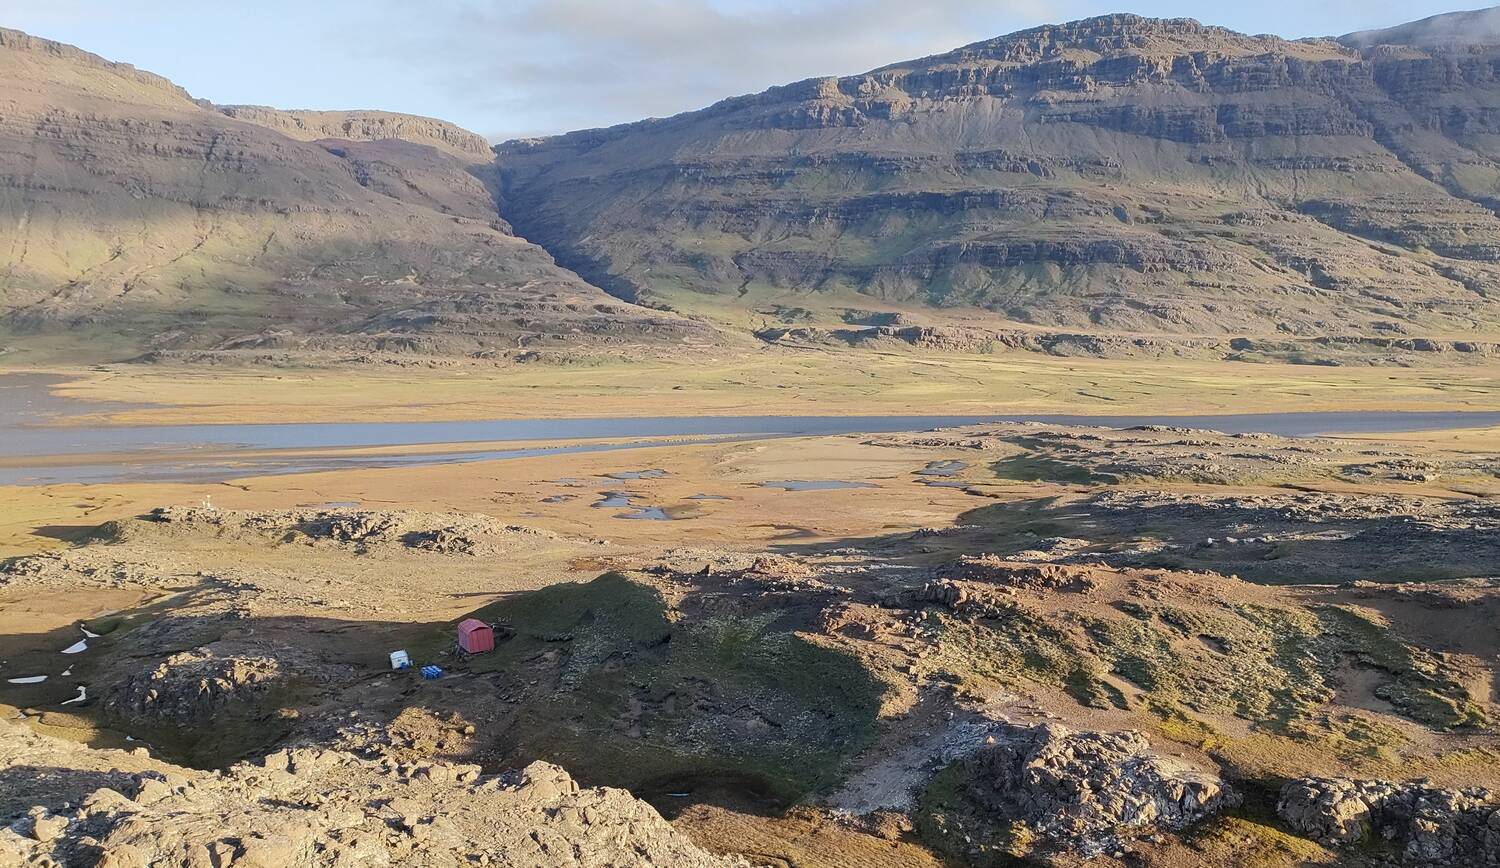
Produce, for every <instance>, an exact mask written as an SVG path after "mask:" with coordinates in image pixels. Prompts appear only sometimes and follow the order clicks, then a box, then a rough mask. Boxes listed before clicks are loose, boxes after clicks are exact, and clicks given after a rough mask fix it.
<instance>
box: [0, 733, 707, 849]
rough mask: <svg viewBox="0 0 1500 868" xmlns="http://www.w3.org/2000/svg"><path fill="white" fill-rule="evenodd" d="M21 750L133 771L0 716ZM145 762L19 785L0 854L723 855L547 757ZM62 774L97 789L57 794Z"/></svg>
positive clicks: (301, 756)
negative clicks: (221, 768) (497, 769)
mask: <svg viewBox="0 0 1500 868" xmlns="http://www.w3.org/2000/svg"><path fill="white" fill-rule="evenodd" d="M23 747H25V748H29V749H30V750H32V751H35V750H37V749H38V748H40V749H42V750H43V751H45V752H46V754H47V759H48V761H49V762H50V763H51V764H52V767H53V769H54V770H56V771H61V770H63V769H67V768H69V767H70V766H79V767H83V768H90V767H93V766H96V765H98V764H99V763H100V761H101V760H100V759H99V758H96V755H97V756H98V757H102V758H104V759H105V760H108V758H109V757H111V756H114V757H119V758H122V759H126V760H130V762H127V763H124V764H125V765H132V764H133V765H135V766H136V767H138V768H139V767H140V765H141V764H142V760H141V759H140V758H138V757H134V756H127V755H124V754H118V753H111V752H99V751H91V750H89V749H88V748H85V747H81V746H69V745H64V744H61V743H59V742H57V741H56V740H54V739H44V738H41V737H38V736H35V735H31V734H29V733H26V732H25V730H24V729H23V728H21V727H18V726H16V725H14V724H10V723H3V724H0V762H3V764H4V766H5V767H25V764H26V763H27V762H29V761H30V756H29V755H28V754H27V753H25V752H23V750H22V748H23ZM33 755H34V754H33ZM145 764H146V765H147V766H149V768H147V769H145V770H142V771H138V772H136V773H134V774H126V773H114V774H113V775H112V776H105V777H97V778H91V779H87V780H82V781H80V780H79V779H77V778H75V777H74V776H71V775H63V774H57V775H53V776H52V778H53V779H54V780H57V781H60V782H61V783H59V784H58V785H57V786H60V787H62V789H58V790H54V791H52V792H50V793H49V792H47V791H46V790H45V785H44V784H43V785H36V786H34V787H33V788H32V789H30V790H29V791H28V795H30V796H33V797H41V798H42V799H43V803H42V804H40V805H38V806H36V807H34V808H32V809H30V810H29V811H25V812H24V813H22V814H21V815H20V816H19V817H18V818H15V819H14V820H13V821H12V822H10V824H9V826H8V828H0V861H3V862H5V863H6V864H13V865H21V864H57V865H101V866H104V865H107V866H110V868H147V866H155V865H194V866H197V865H204V866H210V865H235V866H243V868H254V866H261V868H313V866H329V865H333V866H343V865H351V866H352V865H391V864H399V865H410V866H423V868H428V866H430V868H440V866H441V868H446V866H460V865H474V864H480V865H483V864H491V865H518V866H519V865H528V866H599V868H602V866H616V865H673V866H686V868H711V866H728V865H731V864H735V863H733V862H732V861H731V860H727V859H721V858H718V857H715V856H712V855H710V854H708V853H705V852H704V851H702V850H700V849H699V848H698V847H696V846H695V845H693V844H692V843H691V842H690V841H688V840H687V839H686V838H685V837H683V836H682V835H680V834H678V833H677V832H676V831H674V830H673V829H672V827H671V826H670V825H669V824H668V823H667V822H666V821H665V820H663V819H662V818H661V817H660V816H659V815H658V814H657V813H656V811H655V810H653V809H652V808H651V807H650V806H648V805H646V804H645V803H644V802H640V801H637V800H636V799H634V798H633V797H631V795H630V794H629V793H627V792H625V791H623V790H613V789H603V788H585V787H580V786H579V785H578V784H577V783H576V782H574V781H573V779H572V778H571V777H569V776H568V774H567V773H566V772H564V771H563V770H562V769H560V768H558V767H556V766H552V765H548V764H546V763H540V762H537V763H532V764H531V765H529V766H527V767H526V768H525V769H522V770H519V771H514V772H509V773H505V774H501V775H485V774H482V773H481V770H480V768H479V767H478V766H472V765H450V764H446V763H439V762H400V761H397V760H395V759H392V758H389V757H377V758H373V759H366V758H360V757H356V756H353V755H351V754H348V753H343V752H340V751H329V750H318V749H309V748H303V749H293V750H283V751H279V752H277V753H274V754H272V755H270V756H268V757H266V758H265V760H264V761H263V762H260V763H255V764H242V765H237V766H235V767H233V768H231V769H229V770H227V771H225V772H222V773H216V772H195V771H191V770H187V769H181V768H176V767H172V766H167V765H164V764H160V763H151V762H150V761H145ZM5 777H6V778H7V779H10V778H11V777H12V776H10V775H7V776H5ZM28 777H33V776H28ZM75 782H76V783H82V784H83V785H85V786H87V785H95V786H98V787H99V788H98V789H94V790H93V791H92V792H86V791H85V792H79V791H75V790H73V789H69V787H70V786H71V785H73V784H75ZM49 860H50V861H49Z"/></svg>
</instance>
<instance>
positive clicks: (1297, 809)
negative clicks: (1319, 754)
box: [1277, 778, 1500, 868]
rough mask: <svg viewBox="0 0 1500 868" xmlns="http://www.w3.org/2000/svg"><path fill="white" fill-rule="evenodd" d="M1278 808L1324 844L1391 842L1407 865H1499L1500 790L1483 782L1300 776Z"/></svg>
mask: <svg viewBox="0 0 1500 868" xmlns="http://www.w3.org/2000/svg"><path fill="white" fill-rule="evenodd" d="M1277 813H1279V814H1280V815H1281V818H1282V819H1283V820H1285V821H1286V822H1287V823H1288V824H1289V825H1290V826H1291V827H1292V828H1293V829H1296V830H1297V831H1298V832H1301V833H1302V834H1304V835H1307V836H1308V837H1310V838H1314V839H1316V840H1318V841H1320V842H1322V843H1324V844H1329V845H1333V846H1337V847H1352V846H1356V845H1362V844H1366V843H1367V842H1374V844H1375V845H1376V846H1379V845H1380V844H1382V843H1384V842H1388V843H1389V846H1392V847H1394V848H1395V849H1396V851H1397V853H1398V854H1399V858H1400V861H1401V862H1402V864H1406V865H1429V866H1434V868H1437V866H1451V868H1494V866H1500V793H1496V792H1493V791H1491V790H1487V789H1484V788H1480V787H1474V788H1470V789H1464V790H1454V789H1439V788H1436V787H1430V786H1427V785H1426V784H1423V783H1421V782H1418V783H1392V782H1390V781H1381V780H1366V781H1360V780H1350V779H1347V778H1301V779H1298V780H1294V781H1291V782H1289V783H1287V784H1286V786H1284V787H1283V788H1282V790H1281V799H1280V802H1279V803H1278V805H1277Z"/></svg>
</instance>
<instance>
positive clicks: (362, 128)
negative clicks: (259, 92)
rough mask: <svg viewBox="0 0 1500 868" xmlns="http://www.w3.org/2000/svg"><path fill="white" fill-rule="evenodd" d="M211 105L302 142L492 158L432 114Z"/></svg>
mask: <svg viewBox="0 0 1500 868" xmlns="http://www.w3.org/2000/svg"><path fill="white" fill-rule="evenodd" d="M216 108H217V109H218V110H219V111H220V112H221V113H223V114H224V115H225V116H227V117H231V118H236V119H238V120H242V121H248V122H250V123H252V124H260V125H261V126H263V127H270V128H271V129H273V130H276V131H277V132H279V133H281V134H282V135H284V136H286V137H287V138H291V139H298V140H301V141H307V142H315V141H318V140H319V139H349V140H351V141H358V142H373V141H385V140H397V141H403V142H412V143H415V144H418V145H430V146H432V147H434V148H438V149H439V150H443V151H447V152H449V153H452V154H454V155H456V156H460V157H463V158H467V159H470V160H472V161H473V162H475V163H489V162H490V161H491V159H493V155H492V154H491V153H490V145H489V142H487V141H485V139H484V136H481V135H479V134H478V133H471V132H469V131H468V130H466V129H463V128H462V127H457V126H454V125H453V124H450V123H448V122H447V121H440V120H438V119H436V118H424V117H419V116H417V115H403V114H397V113H395V112H377V111H344V112H339V111H288V110H285V109H274V108H269V107H267V106H260V105H224V106H217V107H216Z"/></svg>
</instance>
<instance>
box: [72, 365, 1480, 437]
mask: <svg viewBox="0 0 1500 868" xmlns="http://www.w3.org/2000/svg"><path fill="white" fill-rule="evenodd" d="M57 372H58V373H61V374H64V375H67V376H69V377H71V378H73V379H72V381H71V382H69V383H67V384H66V385H64V386H62V387H60V388H59V389H58V391H59V393H60V394H62V395H66V396H68V397H75V398H80V399H84V400H89V401H117V402H126V403H128V404H133V405H137V406H134V407H128V408H121V409H115V410H108V411H107V412H106V415H107V418H108V421H110V422H113V423H131V424H172V423H234V422H271V421H275V422H313V421H319V422H331V421H354V420H358V421H371V420H377V419H379V420H392V421H417V420H435V419H445V420H446V419H455V420H456V419H489V418H530V417H543V416H551V417H592V416H691V415H877V414H924V415H930V414H962V415H971V414H972V415H987V414H1004V413H1022V412H1029V413H1076V414H1100V415H1112V414H1114V415H1118V414H1132V413H1162V414H1195V413H1250V412H1275V411H1296V410H1493V409H1497V408H1500V366H1496V365H1490V366H1481V365H1475V366H1455V367H1432V368H1420V369H1418V368H1398V367H1317V366H1308V365H1284V364H1260V363H1237V362H1207V361H1183V360H1162V359H1153V360H1121V359H1111V360H1098V359H1066V358H1055V357H1050V356H1040V355H1037V354H1033V353H1003V354H995V355H963V354H951V355H948V354H944V355H924V356H918V355H914V354H910V353H884V352H847V351H846V352H842V353H832V352H824V351H818V350H796V351H792V350H786V349H781V348H774V347H773V348H766V349H763V350H759V351H754V352H741V351H735V352H733V353H727V354H725V355H722V356H714V357H703V358H689V359H666V360H649V361H629V360H622V359H596V360H592V361H589V362H586V363H585V362H579V361H574V362H571V363H558V364H550V363H545V362H540V363H532V364H507V365H503V366H481V365H470V364H466V363H457V364H455V365H454V366H451V367H437V368H390V369H386V368H381V367H371V366H361V367H323V368H312V367H308V368H274V369H273V368H264V367H257V368H217V367H177V366H171V367H166V366H163V367H151V366H135V365H114V366H100V367H95V368H89V369H75V370H68V369H62V370H58V371H57Z"/></svg>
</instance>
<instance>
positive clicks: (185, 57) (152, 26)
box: [0, 0, 1473, 141]
mask: <svg viewBox="0 0 1500 868" xmlns="http://www.w3.org/2000/svg"><path fill="white" fill-rule="evenodd" d="M1460 2H1461V0H1460ZM1452 3H1453V0H1449V2H1448V3H1442V2H1429V0H1316V2H1308V0H1251V2H1240V3H1232V4H1226V3H1222V2H1206V0H1196V2H1187V0H1116V2H1091V0H925V2H922V0H803V2H792V0H638V2H630V0H295V2H294V0H252V2H223V0H0V26H4V27H13V28H16V29H19V30H24V31H26V32H28V33H31V34H34V35H36V36H43V37H47V38H49V39H56V40H60V41H62V42H68V43H72V44H74V45H77V46H79V47H81V48H84V49H87V50H89V51H92V52H94V53H96V54H100V55H103V56H104V57H106V58H109V59H110V60H118V61H124V62H127V63H133V64H135V65H136V66H138V67H140V68H142V69H146V70H150V71H152V72H155V73H158V74H161V75H164V76H166V77H168V78H170V79H172V80H173V81H174V82H176V83H177V84H179V85H181V86H183V87H185V88H187V90H188V91H189V92H191V93H192V94H193V95H194V96H196V97H201V98H205V99H209V100H212V101H213V102H216V103H221V104H232V103H255V104H260V105H272V106H276V107H279V108H306V109H351V108H363V109H384V110H387V111H398V112H410V113H412V114H421V115H429V116H432V117H438V118H443V119H444V120H449V121H452V122H454V123H457V124H459V125H460V126H463V127H465V128H467V129H471V130H473V131H475V132H477V133H480V134H482V135H485V136H487V137H489V138H490V139H491V140H494V141H499V140H502V139H506V138H512V137H519V136H530V135H544V134H550V133H558V132H564V131H567V130H572V129H581V128H586V127H597V126H606V125H609V124H615V123H623V122H626V121H632V120H637V119H640V118H643V117H663V116H666V115H670V114H675V113H677V112H681V111H688V110H691V109H696V108H701V107H703V106H706V105H709V104H711V103H713V102H715V101H717V100H719V99H722V98H724V97H727V96H735V95H739V94H744V93H754V92H757V91H761V90H764V89H765V88H767V87H770V86H772V85H777V84H785V83H787V82H792V81H798V80H801V79H804V78H810V77H813V76H823V75H851V74H855V73H859V72H864V71H866V70H868V69H873V68H875V67H877V66H883V65H885V64H888V63H894V62H897V61H901V60H908V59H912V58H916V57H921V56H924V55H928V54H935V53H938V52H941V51H946V50H948V49H951V48H956V47H958V46H960V45H965V44H968V43H970V42H977V41H979V40H982V39H989V38H992V37H995V36H1000V35H1002V34H1005V33H1009V32H1011V31H1014V30H1020V29H1023V28H1026V27H1033V26H1036V25H1038V24H1046V23H1049V22H1058V21H1069V20H1073V19H1077V18H1086V17H1089V16H1092V15H1102V14H1105V13H1109V12H1135V13H1137V14H1141V15H1150V16H1157V17H1167V18H1171V17H1189V18H1197V19H1199V20H1200V21H1203V22H1204V23H1206V24H1217V25H1222V26H1225V27H1230V28H1232V29H1235V30H1240V31H1244V32H1248V33H1274V34H1277V35H1280V36H1285V37H1289V38H1300V37H1304V36H1326V35H1338V34H1342V33H1347V32H1349V31H1353V30H1364V29H1369V28H1374V27H1388V26H1390V25H1393V24H1399V23H1402V22H1405V21H1410V20H1413V19H1417V18H1424V17H1426V16H1428V15H1435V14H1437V13H1440V12H1450V11H1454V10H1455V9H1461V8H1473V7H1472V6H1469V5H1459V6H1454V5H1452Z"/></svg>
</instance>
